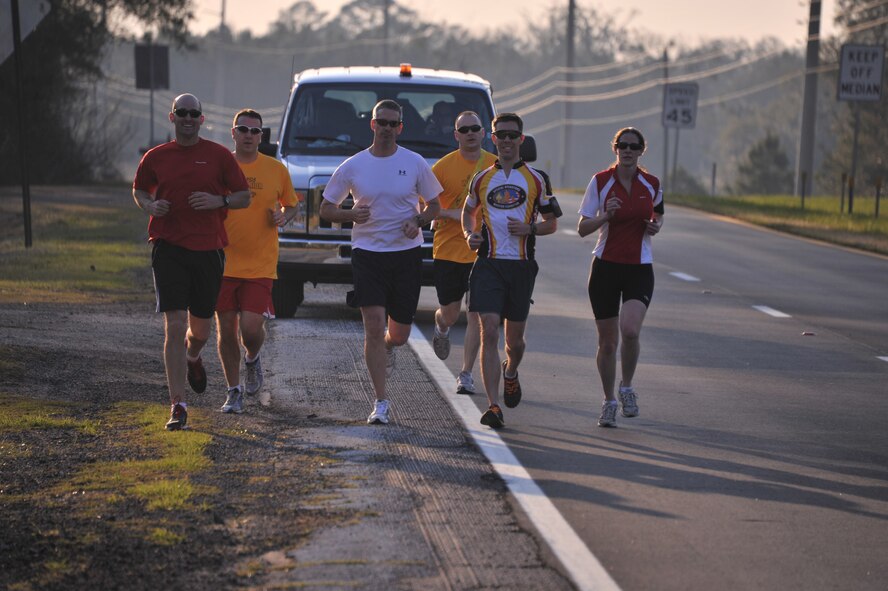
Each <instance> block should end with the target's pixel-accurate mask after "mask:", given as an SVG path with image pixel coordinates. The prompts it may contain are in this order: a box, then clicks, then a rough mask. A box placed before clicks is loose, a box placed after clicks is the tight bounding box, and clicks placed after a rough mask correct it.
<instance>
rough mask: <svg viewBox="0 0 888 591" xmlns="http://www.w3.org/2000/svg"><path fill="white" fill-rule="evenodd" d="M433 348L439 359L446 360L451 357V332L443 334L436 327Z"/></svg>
mask: <svg viewBox="0 0 888 591" xmlns="http://www.w3.org/2000/svg"><path fill="white" fill-rule="evenodd" d="M432 348H433V349H434V350H435V355H437V356H438V359H441V360H444V359H447V358H448V357H450V332H449V331H448V332H447V334H441V333H439V332H438V327H437V326H436V327H435V336H433V337H432Z"/></svg>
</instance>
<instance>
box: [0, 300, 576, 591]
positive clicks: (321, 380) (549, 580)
mask: <svg viewBox="0 0 888 591" xmlns="http://www.w3.org/2000/svg"><path fill="white" fill-rule="evenodd" d="M340 287H341V286H338V287H334V286H327V287H324V288H318V289H317V290H312V297H311V300H312V303H311V304H307V305H306V306H303V308H301V309H300V312H299V314H298V315H297V318H296V319H294V320H286V321H283V320H278V321H274V322H273V323H272V324H271V326H270V336H269V340H268V342H267V343H266V348H265V350H264V357H263V360H264V365H265V367H266V383H265V387H264V391H263V392H262V393H260V396H257V397H256V398H253V399H250V400H249V403H248V408H247V412H246V413H244V414H243V415H239V416H232V415H222V414H221V413H219V412H218V410H217V409H218V407H219V406H220V405H221V403H222V399H223V398H224V395H223V392H224V384H223V381H222V374H221V368H220V366H219V362H218V360H217V358H216V355H215V352H214V351H212V350H211V349H210V350H207V351H205V353H204V360H205V364H206V366H207V368H208V373H209V376H210V383H209V388H208V389H207V392H206V393H204V394H201V395H191V398H190V400H189V424H190V425H192V429H191V430H190V431H188V432H184V433H181V434H172V435H173V436H176V437H178V436H180V435H181V436H183V437H191V438H196V437H205V438H206V441H207V444H206V447H205V448H204V451H203V454H202V459H201V462H202V463H200V464H199V466H198V468H197V469H195V470H193V471H190V472H188V473H186V474H185V475H184V476H181V475H180V476H179V477H178V478H177V479H176V482H178V483H179V484H182V486H185V487H187V491H188V495H187V498H186V500H185V501H184V502H182V503H180V504H179V505H178V507H177V508H173V509H170V508H164V507H157V506H152V504H151V503H150V502H149V501H147V500H146V498H149V497H145V496H144V495H141V494H140V492H139V491H141V490H143V488H144V486H145V485H147V484H150V483H152V482H163V483H167V482H169V481H170V474H169V473H168V471H165V470H164V468H163V465H164V464H162V463H158V464H152V463H151V462H159V461H160V460H158V458H162V457H167V456H168V455H169V454H167V456H164V452H163V449H162V447H163V446H164V445H167V444H166V443H165V441H166V440H165V439H164V438H165V437H167V436H169V435H171V434H168V433H165V432H164V431H163V422H164V420H165V415H166V413H167V412H168V406H167V402H166V401H167V392H166V386H165V382H164V378H163V363H162V358H161V345H162V341H163V327H162V322H161V319H160V318H159V317H158V316H157V315H155V314H153V313H151V311H150V309H148V308H150V305H149V306H146V305H145V304H144V303H143V302H142V303H131V304H115V305H110V306H101V307H95V308H92V309H79V310H77V311H72V310H70V309H69V308H68V307H66V306H59V305H53V304H29V305H24V304H17V305H13V304H5V305H2V306H0V369H2V371H3V380H2V386H0V398H2V402H3V406H4V407H5V408H6V409H7V411H6V412H5V418H4V419H2V421H0V508H2V511H3V515H4V527H3V528H2V531H0V587H3V588H9V589H17V590H27V589H73V588H86V587H88V586H96V587H97V588H121V587H126V588H128V589H155V588H158V587H163V588H186V587H187V588H199V589H203V588H255V589H274V588H302V587H307V586H308V587H311V588H321V589H355V588H357V589H424V590H425V589H492V588H509V589H547V590H548V589H570V588H572V586H571V584H570V583H569V582H568V581H567V580H566V579H565V578H564V577H563V576H562V575H561V574H560V572H559V570H558V567H557V565H556V564H555V561H554V560H553V559H552V557H551V556H549V555H548V554H547V552H546V550H545V548H544V547H542V546H541V544H540V543H539V542H538V540H537V538H536V537H535V535H534V534H533V533H532V530H531V529H530V528H529V527H528V526H527V525H526V523H525V522H524V520H523V517H522V516H521V514H520V513H518V512H516V510H515V509H514V508H513V505H512V504H511V503H510V502H509V500H508V493H507V491H506V489H505V486H504V484H503V482H502V481H501V479H500V478H499V477H498V476H497V475H496V474H495V473H493V471H492V469H491V468H490V466H489V464H487V462H486V461H485V460H484V458H483V456H482V455H481V454H480V453H479V452H478V450H477V449H476V448H475V447H474V446H473V444H471V443H470V442H469V441H468V440H467V438H466V436H465V433H464V431H463V430H462V428H461V426H460V425H459V422H458V419H457V418H456V417H455V416H454V415H453V413H452V412H451V411H450V409H449V407H448V405H447V403H446V402H445V401H444V400H443V398H442V397H441V396H440V394H439V393H438V392H437V390H436V388H435V386H434V385H433V384H432V382H431V381H430V380H429V378H428V377H427V376H426V375H425V373H424V372H423V370H422V369H421V366H420V365H419V363H418V362H417V360H416V359H415V357H414V356H413V353H412V352H411V351H410V350H409V349H408V348H402V349H401V350H400V351H399V360H398V361H399V365H398V369H397V370H396V375H395V376H394V378H393V386H392V389H393V391H392V399H393V422H392V423H391V424H390V425H388V426H385V427H378V426H368V425H367V424H366V423H365V419H366V414H367V412H368V411H369V406H370V402H369V401H370V399H371V397H372V394H371V392H372V390H371V389H370V386H369V383H368V379H367V376H366V369H365V367H364V365H363V354H362V341H361V339H362V334H361V326H360V319H359V317H358V316H357V315H356V314H355V313H354V312H353V311H351V310H349V309H347V308H346V307H345V306H343V305H341V298H342V293H340V292H341V290H340ZM35 408H37V409H38V410H40V411H41V412H45V413H46V414H47V416H50V417H54V418H55V419H60V418H66V419H70V422H69V423H62V422H59V424H55V423H51V424H48V425H38V426H33V425H31V423H28V422H27V421H24V420H17V419H16V417H18V418H19V419H22V417H25V418H27V417H29V416H31V415H30V414H28V413H32V414H33V413H34V412H35V410H34V409H35ZM47 409H48V410H47ZM57 422H58V421H57ZM22 424H28V425H31V426H30V427H29V428H27V429H22V428H21V427H20V426H19V425H22ZM71 425H74V426H71ZM146 465H147V466H149V469H148V472H145V473H144V475H142V476H141V477H140V478H141V480H143V481H144V482H136V483H134V482H132V479H130V480H127V474H128V473H129V471H130V470H132V469H135V467H137V466H146ZM150 467H154V468H155V469H154V471H151V470H150ZM183 482H184V484H183Z"/></svg>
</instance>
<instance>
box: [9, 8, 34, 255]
mask: <svg viewBox="0 0 888 591" xmlns="http://www.w3.org/2000/svg"><path fill="white" fill-rule="evenodd" d="M10 8H11V12H12V53H13V56H12V59H13V62H14V63H15V82H16V84H15V86H16V89H15V92H16V101H17V102H18V109H17V110H18V134H19V162H20V163H21V170H22V214H23V217H24V222H25V248H31V180H30V179H29V178H28V151H27V148H28V143H27V139H26V138H25V108H26V107H25V92H24V89H23V88H22V86H23V85H24V83H25V82H24V80H25V79H24V76H22V30H21V23H20V21H19V3H18V0H12V5H11V7H10Z"/></svg>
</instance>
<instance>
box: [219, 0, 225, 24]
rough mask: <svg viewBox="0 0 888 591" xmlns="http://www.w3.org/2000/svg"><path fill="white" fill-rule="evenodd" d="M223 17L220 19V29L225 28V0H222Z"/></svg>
mask: <svg viewBox="0 0 888 591" xmlns="http://www.w3.org/2000/svg"><path fill="white" fill-rule="evenodd" d="M221 15H222V18H220V19H219V30H220V31H221V30H223V29H224V28H225V0H222V13H221Z"/></svg>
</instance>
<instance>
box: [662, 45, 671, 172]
mask: <svg viewBox="0 0 888 591" xmlns="http://www.w3.org/2000/svg"><path fill="white" fill-rule="evenodd" d="M668 83H669V48H668V47H666V48H664V49H663V104H664V105H665V104H666V85H667V84H668ZM668 176H669V128H668V127H666V122H665V121H664V122H663V177H662V179H663V182H664V183H666V184H667V185H668V183H669V179H668V178H667V177H668ZM669 188H670V189H671V188H672V187H669Z"/></svg>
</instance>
